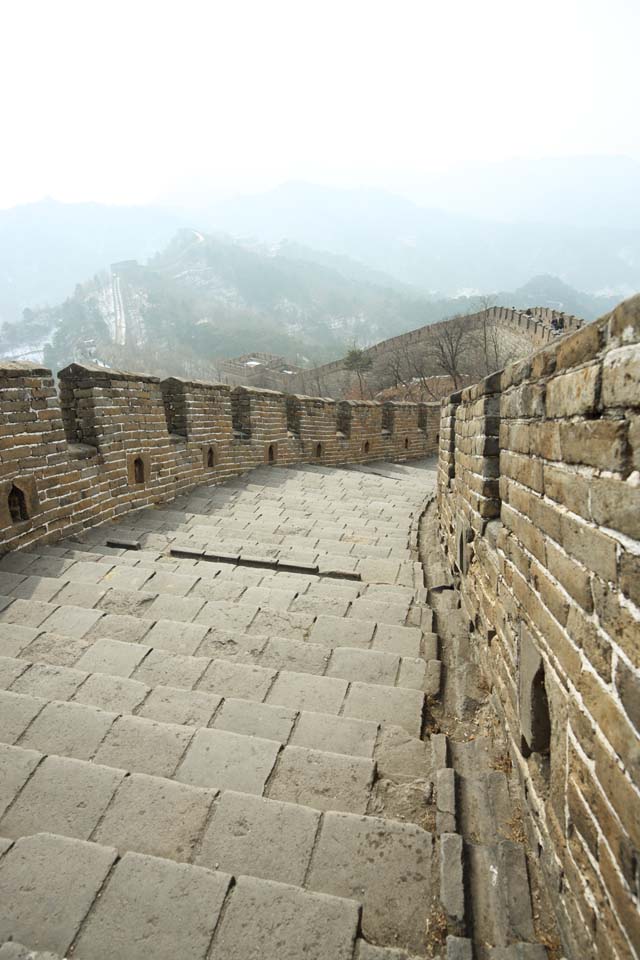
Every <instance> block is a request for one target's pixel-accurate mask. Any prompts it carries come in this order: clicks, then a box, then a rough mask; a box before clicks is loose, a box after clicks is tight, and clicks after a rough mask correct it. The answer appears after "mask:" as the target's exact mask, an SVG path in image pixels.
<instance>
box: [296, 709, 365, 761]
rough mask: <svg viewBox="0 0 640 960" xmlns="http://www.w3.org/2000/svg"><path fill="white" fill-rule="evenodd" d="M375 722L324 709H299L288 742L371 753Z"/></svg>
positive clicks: (353, 753) (361, 754)
mask: <svg viewBox="0 0 640 960" xmlns="http://www.w3.org/2000/svg"><path fill="white" fill-rule="evenodd" d="M377 733H378V725H377V724H376V723H368V722H367V721H365V720H350V719H348V718H347V717H332V716H330V715H329V714H326V713H310V712H306V711H305V712H304V713H301V714H300V716H299V718H298V722H297V723H296V726H295V730H294V731H293V736H292V737H291V743H292V744H293V745H295V746H297V747H308V748H310V749H312V750H325V751H327V752H329V753H345V754H348V755H349V756H353V757H372V756H373V748H374V746H375V743H376V736H377Z"/></svg>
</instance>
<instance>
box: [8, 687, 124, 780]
mask: <svg viewBox="0 0 640 960" xmlns="http://www.w3.org/2000/svg"><path fill="white" fill-rule="evenodd" d="M115 717H116V715H115V714H114V713H108V712H107V711H106V710H98V709H96V708H94V707H88V706H85V705H84V704H82V703H58V702H53V703H48V704H47V705H46V706H45V707H44V709H43V710H42V712H41V713H40V714H39V715H38V717H37V718H36V719H35V720H34V721H33V723H32V724H31V726H30V727H29V729H28V730H27V732H26V733H25V734H24V735H23V737H22V740H21V743H20V745H21V746H23V747H29V748H31V749H32V750H39V751H40V753H53V754H57V755H58V756H61V757H75V758H76V759H77V760H90V759H91V758H92V757H93V755H94V753H95V752H96V750H97V749H98V745H99V744H100V742H101V740H102V739H103V737H104V736H105V735H106V733H107V731H108V730H109V728H110V727H111V725H112V723H113V721H114V720H115ZM111 766H117V764H111Z"/></svg>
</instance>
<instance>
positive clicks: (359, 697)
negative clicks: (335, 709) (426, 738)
mask: <svg viewBox="0 0 640 960" xmlns="http://www.w3.org/2000/svg"><path fill="white" fill-rule="evenodd" d="M423 704H424V694H423V693H421V692H420V691H419V690H408V689H406V688H401V687H385V686H382V685H377V684H369V683H358V682H354V683H351V684H350V686H349V692H348V694H347V699H346V701H345V705H344V710H343V714H344V716H345V717H356V718H357V719H359V720H374V721H377V722H378V723H392V724H395V725H396V726H399V727H403V728H404V729H405V730H406V731H407V733H410V734H411V735H412V736H414V737H419V736H420V731H421V727H422V708H423Z"/></svg>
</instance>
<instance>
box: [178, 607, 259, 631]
mask: <svg viewBox="0 0 640 960" xmlns="http://www.w3.org/2000/svg"><path fill="white" fill-rule="evenodd" d="M192 602H195V601H192ZM197 602H199V603H200V604H201V606H202V609H201V610H200V613H199V614H198V616H197V617H196V623H203V624H205V625H206V626H208V627H215V629H216V630H222V631H225V632H232V633H233V632H238V633H244V632H245V631H246V630H247V628H248V626H249V624H250V623H251V621H252V620H253V618H254V617H255V615H256V613H257V612H258V608H257V607H256V606H252V605H251V604H247V605H246V606H245V604H243V603H228V602H226V601H224V600H211V601H206V602H205V601H204V600H199V601H197ZM256 632H260V631H256Z"/></svg>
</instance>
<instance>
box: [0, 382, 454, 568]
mask: <svg viewBox="0 0 640 960" xmlns="http://www.w3.org/2000/svg"><path fill="white" fill-rule="evenodd" d="M234 401H235V413H236V414H237V413H238V411H240V412H241V414H242V417H243V418H244V423H245V425H246V426H247V430H246V432H243V431H241V430H237V429H235V430H234ZM292 401H293V403H292ZM394 406H397V410H398V412H397V414H396V416H397V420H396V419H395V417H394V422H393V429H392V430H391V431H385V432H384V433H383V431H382V407H381V405H380V404H377V403H362V404H360V403H354V404H351V405H350V410H351V415H352V429H351V435H350V436H349V437H348V438H347V437H343V436H340V435H339V433H338V427H337V407H336V404H335V402H334V401H332V400H327V399H323V398H318V397H305V396H299V397H293V398H292V397H287V396H285V395H284V394H280V393H276V392H274V391H268V390H260V389H255V388H240V389H238V388H236V389H234V390H232V389H230V388H229V387H228V386H226V385H221V384H208V383H203V382H200V381H188V380H181V379H178V378H169V379H168V380H165V381H162V382H161V381H160V380H159V379H158V378H156V377H149V376H146V375H143V374H137V373H128V372H123V371H116V370H109V369H106V368H104V367H100V366H97V365H93V364H85V365H81V364H72V365H71V366H69V367H67V368H65V370H63V371H62V372H61V374H60V390H59V395H58V393H57V392H56V389H55V382H54V380H53V378H52V376H51V373H50V371H48V370H46V369H44V368H41V367H34V366H30V365H28V364H18V363H9V364H6V365H5V366H4V367H2V368H1V369H0V553H4V552H6V551H8V550H12V549H15V548H17V547H22V546H25V545H27V544H30V543H34V542H36V541H38V540H42V541H52V540H55V539H58V538H60V537H62V536H68V535H72V534H76V533H77V532H79V531H80V530H82V529H83V528H84V527H87V526H91V525H93V524H98V523H103V522H105V521H108V520H111V519H113V518H115V517H117V516H119V515H121V514H123V513H125V512H126V511H128V510H131V509H136V508H138V507H142V506H146V505H148V504H151V503H159V502H162V501H166V500H169V499H172V498H173V497H175V496H176V495H177V494H178V493H180V492H182V491H185V490H188V489H191V488H192V487H194V486H195V485H196V484H199V483H215V482H218V481H222V480H224V479H226V478H228V477H231V476H234V475H237V474H239V473H243V472H245V471H247V470H250V469H252V468H254V467H256V466H259V465H261V464H265V463H266V464H269V463H273V464H278V465H281V466H282V465H285V466H286V465H289V464H296V463H304V462H321V463H325V464H327V465H334V464H340V463H351V462H354V463H365V462H367V461H370V460H374V459H376V458H378V457H384V458H386V459H395V460H409V459H412V458H417V457H423V456H426V455H428V454H431V453H435V452H436V443H437V441H436V437H437V432H438V429H439V423H438V420H437V418H436V416H435V409H436V407H437V405H435V404H434V405H431V407H432V408H431V411H430V413H429V416H428V424H429V425H428V427H427V428H425V424H424V410H423V407H422V406H421V405H418V404H399V405H394ZM400 428H401V432H399V430H400ZM367 443H368V444H369V447H368V448H366V444H367Z"/></svg>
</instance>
